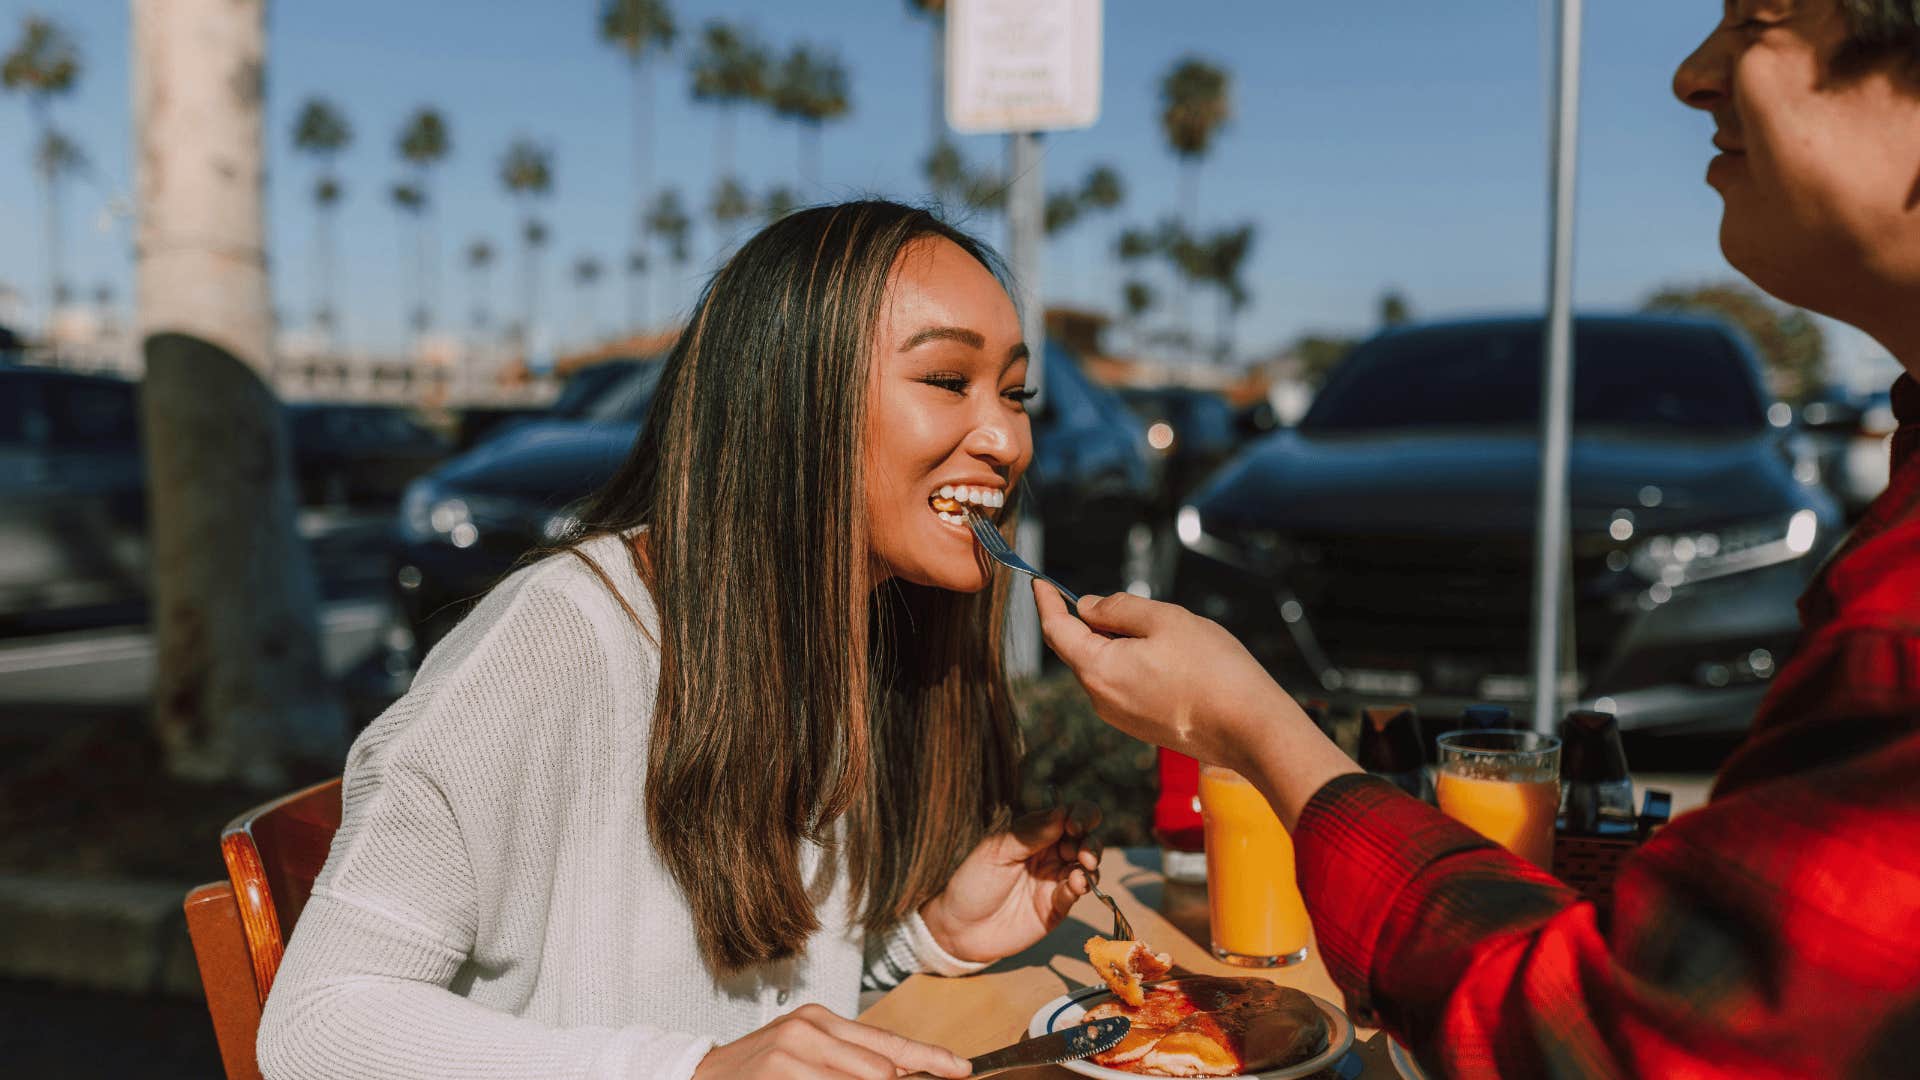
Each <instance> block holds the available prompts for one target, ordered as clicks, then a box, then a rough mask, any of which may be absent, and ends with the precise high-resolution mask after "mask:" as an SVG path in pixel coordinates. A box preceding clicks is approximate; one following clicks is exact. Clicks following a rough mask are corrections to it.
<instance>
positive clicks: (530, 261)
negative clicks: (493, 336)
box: [500, 137, 553, 348]
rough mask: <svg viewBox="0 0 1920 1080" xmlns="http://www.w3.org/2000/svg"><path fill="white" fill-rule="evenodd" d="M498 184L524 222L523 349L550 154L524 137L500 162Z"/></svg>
mask: <svg viewBox="0 0 1920 1080" xmlns="http://www.w3.org/2000/svg"><path fill="white" fill-rule="evenodd" d="M500 182H501V183H502V184H503V185H505V186H506V189H507V194H508V195H510V196H512V197H513V198H515V199H517V200H519V202H520V205H521V208H522V210H521V212H522V214H523V215H524V220H523V221H522V224H521V229H520V300H521V307H520V325H519V328H518V336H519V339H520V345H521V346H522V347H523V348H525V347H527V346H528V345H530V344H531V342H532V341H533V323H534V316H535V315H536V314H537V313H538V312H537V305H538V304H539V268H538V266H537V265H536V257H537V256H538V254H539V250H540V248H541V247H542V246H544V245H545V244H546V240H547V229H546V226H545V225H544V224H543V223H541V222H540V221H539V220H538V219H536V218H535V217H534V214H533V208H534V206H535V204H536V203H537V202H538V200H539V199H541V198H542V197H544V196H545V195H546V194H547V193H548V192H549V191H552V190H553V154H552V153H551V152H550V151H548V150H547V148H546V147H544V146H541V145H540V144H539V143H536V142H534V141H533V140H532V139H528V138H525V137H522V138H518V139H515V140H514V141H513V143H512V145H510V146H508V147H507V154H506V156H505V157H504V158H502V159H501V160H500Z"/></svg>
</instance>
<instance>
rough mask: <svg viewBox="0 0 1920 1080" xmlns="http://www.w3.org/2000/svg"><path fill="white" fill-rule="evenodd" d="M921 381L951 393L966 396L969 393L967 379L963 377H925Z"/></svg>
mask: <svg viewBox="0 0 1920 1080" xmlns="http://www.w3.org/2000/svg"><path fill="white" fill-rule="evenodd" d="M920 381H921V382H923V383H926V384H927V385H928V386H934V387H938V388H940V389H942V390H945V391H947V392H949V393H954V394H964V393H966V392H967V380H966V377H965V376H962V375H946V374H938V375H923V376H921V377H920Z"/></svg>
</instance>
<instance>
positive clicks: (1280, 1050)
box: [1027, 938, 1353, 1080]
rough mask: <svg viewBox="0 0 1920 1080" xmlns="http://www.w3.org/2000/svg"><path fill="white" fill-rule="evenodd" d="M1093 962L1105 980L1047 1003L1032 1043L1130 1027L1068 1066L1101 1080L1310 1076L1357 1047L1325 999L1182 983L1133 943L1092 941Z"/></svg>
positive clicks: (1192, 979)
mask: <svg viewBox="0 0 1920 1080" xmlns="http://www.w3.org/2000/svg"><path fill="white" fill-rule="evenodd" d="M1087 955H1088V958H1089V959H1091V960H1092V961H1093V963H1094V967H1095V970H1097V971H1099V972H1100V975H1101V977H1102V979H1104V980H1105V981H1106V985H1103V986H1090V987H1086V988H1084V989H1081V990H1076V991H1074V992H1072V993H1070V994H1062V995H1061V996H1060V997H1057V998H1055V999H1053V1000H1052V1001H1049V1002H1047V1003H1046V1004H1045V1005H1043V1006H1041V1007H1040V1011H1039V1012H1036V1013H1034V1014H1033V1022H1032V1023H1031V1024H1029V1025H1028V1027H1027V1034H1028V1035H1029V1036H1033V1037H1038V1036H1041V1035H1047V1034H1051V1033H1052V1032H1056V1031H1061V1030H1064V1029H1066V1028H1069V1027H1071V1026H1073V1025H1075V1024H1081V1023H1086V1022H1088V1021H1092V1020H1100V1019H1104V1018H1106V1017H1109V1016H1125V1017H1126V1018H1128V1019H1129V1020H1131V1021H1133V1027H1132V1028H1131V1029H1130V1030H1129V1031H1128V1032H1127V1035H1126V1037H1125V1038H1123V1039H1122V1040H1121V1041H1120V1043H1119V1045H1117V1046H1115V1047H1113V1048H1112V1049H1110V1050H1107V1051H1104V1052H1102V1053H1099V1054H1095V1055H1094V1056H1093V1057H1090V1058H1087V1059H1085V1060H1083V1061H1069V1062H1066V1063H1065V1064H1066V1067H1067V1068H1069V1069H1072V1070H1073V1071H1074V1072H1077V1073H1080V1074H1082V1075H1084V1076H1092V1077H1100V1078H1103V1080H1133V1078H1135V1077H1139V1076H1245V1077H1258V1078H1260V1080H1287V1078H1289V1077H1304V1076H1311V1075H1312V1074H1314V1073H1316V1072H1319V1071H1320V1070H1321V1069H1324V1068H1326V1067H1327V1066H1329V1065H1332V1064H1333V1063H1334V1062H1336V1061H1339V1060H1340V1056H1341V1055H1342V1054H1345V1053H1346V1052H1347V1049H1348V1048H1349V1047H1351V1046H1352V1045H1353V1022H1352V1021H1351V1020H1349V1019H1347V1014H1346V1013H1344V1012H1342V1011H1341V1010H1340V1007H1339V1006H1337V1005H1335V1004H1333V1003H1332V1002H1330V1001H1327V1000H1325V999H1323V998H1320V997H1316V996H1314V995H1312V994H1308V993H1305V992H1303V991H1300V990H1295V989H1293V988H1291V987H1286V986H1281V985H1280V984H1278V983H1275V982H1273V981H1271V980H1268V979H1262V978H1258V977H1244V978H1234V977H1227V976H1218V975H1185V976H1180V977H1177V978H1171V979H1161V978H1159V977H1160V976H1162V975H1165V974H1168V973H1169V971H1170V970H1171V966H1172V965H1171V964H1170V963H1169V962H1168V959H1167V957H1166V956H1164V955H1161V954H1155V953H1154V952H1153V951H1152V950H1151V949H1149V948H1147V947H1146V946H1145V945H1141V944H1139V943H1137V942H1110V941H1107V940H1105V939H1103V938H1095V939H1093V940H1092V941H1090V942H1088V944H1087Z"/></svg>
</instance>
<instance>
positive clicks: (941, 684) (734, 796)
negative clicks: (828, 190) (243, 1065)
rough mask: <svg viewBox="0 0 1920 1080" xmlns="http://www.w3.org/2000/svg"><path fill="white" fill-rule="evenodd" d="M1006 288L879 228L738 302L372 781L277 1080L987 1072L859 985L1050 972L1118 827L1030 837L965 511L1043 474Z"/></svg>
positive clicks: (325, 877) (881, 216) (780, 264)
mask: <svg viewBox="0 0 1920 1080" xmlns="http://www.w3.org/2000/svg"><path fill="white" fill-rule="evenodd" d="M992 265H993V260H992V257H991V255H990V254H989V253H988V252H987V251H986V250H985V249H984V248H982V247H981V246H980V245H978V244H977V243H975V242H974V241H972V240H970V239H968V238H967V237H965V236H964V235H962V234H960V233H958V232H956V231H954V230H952V229H950V228H947V227H946V226H944V225H942V224H940V223H939V222H938V221H936V220H935V219H934V218H932V217H931V216H930V215H928V214H927V213H925V212H923V211H919V210H913V209H909V208H907V207H902V206H897V205H893V204H890V203H883V202H864V203H850V204H847V205H843V206H834V207H824V208H820V209H815V210H808V211H803V212H801V213H798V214H794V215H792V216H790V217H788V218H786V219H784V220H782V221H780V222H778V223H776V224H774V225H773V226H771V227H769V228H768V229H766V230H765V231H764V232H762V233H761V234H760V235H759V236H757V237H755V238H754V239H753V240H751V241H749V242H748V243H747V244H746V246H745V247H743V248H742V249H741V250H740V252H739V253H738V254H737V255H735V256H734V257H733V259H731V260H730V261H729V262H728V263H727V264H726V266H725V267H723V268H722V269H721V270H720V271H719V273H718V274H717V275H715V277H714V279H713V281H712V282H711V283H710V284H709V285H708V287H707V290H706V293H705V294H704V296H703V297H702V299H701V301H700V303H699V305H698V307H697V308H696V310H695V311H694V314H693V317H692V319H691V321H690V323H689V325H688V327H687V329H686V331H685V332H684V333H683V334H682V335H681V338H680V340H679V342H678V343H677V344H676V346H675V347H674V350H673V352H672V354H671V355H670V357H669V358H668V359H667V361H666V367H665V368H664V369H663V371H662V374H661V382H660V387H659V390H658V392H657V396H656V398H655V403H654V406H653V410H652V415H651V416H650V418H649V420H648V423H647V426H646V431H645V434H644V435H643V436H642V437H641V439H640V440H639V442H638V444H637V445H636V446H635V447H634V450H633V453H632V455H631V457H630V458H629V460H628V461H627V463H626V465H625V466H624V467H623V468H622V469H621V471H620V473H619V475H618V476H616V477H615V479H614V480H613V481H612V482H611V483H610V484H609V485H608V486H607V488H606V489H605V490H604V491H603V492H602V493H601V494H600V496H599V497H598V499H597V501H596V504H595V505H594V506H593V507H592V508H591V509H590V510H589V512H588V513H587V514H586V515H584V518H583V520H584V521H586V522H588V523H589V525H588V528H587V530H586V533H587V535H586V536H585V537H584V538H583V539H581V540H579V541H577V542H576V543H574V544H573V545H571V547H569V548H568V549H567V550H565V551H563V552H561V553H559V554H556V555H553V556H551V557H548V558H546V559H543V560H541V561H540V562H538V563H536V564H534V565H532V566H530V567H528V568H526V569H524V570H522V571H520V572H518V573H516V574H514V575H513V576H511V577H510V578H508V579H507V580H506V581H505V582H503V583H502V584H501V585H500V586H499V587H498V588H496V589H495V590H494V591H493V592H492V593H491V594H490V595H489V596H488V597H487V598H486V599H485V600H484V601H483V602H482V603H481V604H480V605H479V607H478V608H476V610H475V611H474V613H473V614H472V615H471V616H469V617H468V618H467V619H466V620H465V621H464V622H462V623H461V624H460V625H459V627H457V628H456V629H455V630H454V632H453V633H452V634H451V635H449V637H448V638H447V639H446V641H444V642H443V643H442V644H441V645H440V646H439V647H438V648H436V649H435V650H434V652H433V653H432V655H430V656H429V657H428V658H427V660H426V662H425V664H424V665H423V666H422V668H421V670H420V673H419V676H418V678H417V679H416V680H415V683H414V686H413V689H412V690H411V691H410V692H409V693H408V694H407V696H406V697H404V698H402V699H401V700H400V701H399V702H398V703H396V704H395V705H394V706H393V707H392V708H391V709H389V710H388V711H387V713H386V714H385V715H384V716H382V717H381V718H380V719H379V720H377V721H375V723H374V724H373V725H372V726H370V727H369V728H368V729H367V731H366V732H365V733H364V734H363V735H362V736H361V737H360V739H359V740H358V741H357V742H356V744H355V745H354V748H353V750H352V752H351V753H350V755H349V758H348V762H347V771H346V787H345V791H344V797H345V815H344V820H343V822H342V825H341V829H340V832H339V834H338V835H337V836H336V838H335V840H334V845H333V850H332V853H331V855H330V856H329V858H328V861H327V865H326V868H325V869H324V870H323V871H322V873H321V875H320V878H319V881H318V882H317V883H316V885H315V888H314V893H313V899H312V901H311V903H310V904H309V906H308V907H307V908H306V910H305V912H304V914H303V915H302V917H301V920H300V925H299V929H298V932H297V933H295V934H294V935H293V938H292V941H291V942H290V944H289V947H288V951H287V955H286V960H285V963H284V965H283V966H282V968H281V971H280V974H279V978H278V981H277V983H276V984H275V986H274V990H273V993H272V996H271V997H270V998H269V1000H268V1002H267V1006H266V1011H265V1015H264V1016H263V1018H262V1026H261V1034H260V1040H259V1056H260V1061H261V1065H262V1071H263V1072H264V1073H266V1075H268V1076H271V1077H299V1076H328V1077H338V1076H354V1077H377V1076H406V1077H420V1076H489V1077H500V1076H540V1077H553V1076H591V1077H660V1078H674V1080H681V1078H685V1077H688V1076H699V1077H722V1076H757V1075H765V1076H773V1075H781V1076H787V1075H801V1076H822V1077H826V1076H862V1077H880V1078H891V1077H893V1076H894V1075H895V1074H896V1071H897V1070H907V1071H912V1070H925V1071H929V1072H933V1073H936V1074H938V1075H943V1076H962V1075H965V1074H966V1072H967V1065H966V1062H965V1061H963V1060H961V1059H959V1058H957V1057H955V1056H954V1055H952V1054H950V1053H948V1052H946V1051H944V1050H941V1049H939V1048H936V1047H930V1046H925V1045H922V1044H918V1043H912V1042H909V1041H907V1040H904V1039H900V1038H898V1037H895V1036H892V1035H889V1034H887V1033H884V1032H880V1031H877V1030H874V1029H871V1028H866V1027H864V1026H862V1025H859V1024H857V1023H854V1022H853V1021H851V1020H847V1019H845V1017H846V1016H849V1015H851V1014H852V1012H853V1011H854V1009H855V1006H856V998H857V993H858V990H859V988H860V987H861V985H862V984H863V982H864V983H865V984H866V985H869V986H884V985H889V984H891V983H893V982H897V981H899V980H900V979H901V978H904V977H905V976H906V975H907V974H908V973H910V972H912V971H915V970H921V971H930V972H934V973H939V974H959V973H964V972H968V971H972V970H976V969H977V968H979V967H980V966H982V965H984V964H985V963H988V962H990V961H992V960H995V959H998V958H1000V957H1003V956H1006V955H1010V954H1012V953H1014V952H1017V951H1019V950H1021V949H1023V948H1026V947H1027V946H1029V945H1031V944H1033V943H1034V942H1036V941H1038V940H1039V939H1040V937H1041V936H1043V935H1044V934H1045V933H1046V932H1047V931H1048V930H1049V929H1051V928H1052V927H1053V926H1055V925H1057V924H1058V922H1059V921H1060V920H1061V919H1062V918H1063V917H1064V915H1065V913H1066V911H1067V909H1068V908H1069V907H1071V906H1072V904H1073V902H1074V901H1075V900H1077V899H1078V898H1079V897H1080V896H1081V895H1082V894H1083V893H1084V892H1085V891H1086V887H1087V883H1086V879H1085V876H1084V871H1083V870H1076V867H1084V868H1088V869H1090V868H1092V867H1093V866H1094V865H1096V861H1095V860H1096V857H1097V855H1096V852H1095V851H1093V850H1092V848H1091V846H1090V845H1089V844H1088V843H1087V842H1086V840H1085V836H1086V832H1087V830H1088V829H1089V828H1090V827H1091V826H1092V825H1093V824H1094V823H1095V822H1096V821H1097V817H1098V814H1097V811H1093V810H1092V809H1091V808H1087V809H1086V810H1083V811H1079V812H1076V813H1075V814H1072V815H1069V814H1067V813H1066V812H1064V811H1061V810H1054V811H1051V812H1048V813H1044V814H1040V815H1029V816H1028V817H1025V818H1022V819H1021V820H1019V821H1014V822H1011V823H1010V822H1009V820H1008V819H1009V816H1010V815H1009V814H1008V812H1007V807H1008V806H1009V804H1010V803H1011V802H1012V800H1013V796H1014V792H1015V790H1016V786H1015V771H1016V754H1017V750H1016V729H1015V726H1014V720H1013V715H1012V708H1011V704H1010V701H1009V696H1008V692H1007V685H1006V679H1005V675H1004V673H1003V671H1002V669H1001V665H1000V655H1001V645H1000V635H999V628H1000V626H1001V621H1002V620H1001V612H1002V607H1003V604H1004V602H1005V598H1004V593H1003V592H1002V591H1000V590H989V588H988V587H989V586H990V585H991V584H992V582H993V575H992V574H991V573H990V571H989V569H988V567H987V565H986V564H985V563H984V562H983V561H982V560H981V558H980V557H979V556H978V555H977V554H976V552H975V550H974V542H973V539H972V537H971V535H970V534H969V533H968V531H967V529H966V527H965V525H964V523H963V519H962V518H961V517H960V515H959V514H958V513H955V512H953V511H954V510H955V509H956V508H955V507H954V506H953V503H954V502H956V501H964V502H968V503H971V504H973V505H975V506H977V507H979V508H980V509H981V510H982V511H983V512H985V513H988V514H990V515H1004V514H1006V513H1007V512H1008V511H1010V510H1011V509H1012V505H1013V503H1012V499H1013V494H1012V493H1013V492H1014V491H1015V490H1016V487H1015V485H1016V483H1017V481H1018V480H1019V479H1020V475H1021V473H1022V471H1023V470H1024V469H1025V468H1026V466H1027V463H1028V461H1029V459H1030V458H1031V455H1032V437H1031V432H1030V429H1029V427H1028V422H1027V418H1026V415H1025V408H1024V402H1025V401H1026V398H1027V397H1028V392H1027V391H1026V389H1025V387H1024V379H1025V375H1026V348H1025V346H1024V345H1022V344H1021V341H1020V323H1019V319H1018V317H1017V316H1016V314H1015V312H1014V308H1013V305H1012V303H1011V302H1010V301H1009V300H1008V298H1007V293H1006V290H1005V289H1004V288H1003V287H1002V285H1001V283H1000V281H999V280H998V278H997V277H996V276H995V274H994V273H993V271H992V269H991V267H992ZM935 502H938V503H939V505H940V507H941V508H943V509H941V510H937V509H936V508H935V507H934V505H933V504H934V503H935ZM943 511H944V512H943Z"/></svg>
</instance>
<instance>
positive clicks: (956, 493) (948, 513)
mask: <svg viewBox="0 0 1920 1080" xmlns="http://www.w3.org/2000/svg"><path fill="white" fill-rule="evenodd" d="M927 501H928V502H929V503H931V504H932V506H933V510H934V513H936V514H938V515H940V520H941V521H945V522H948V523H949V524H953V525H965V524H966V523H967V513H966V508H967V507H968V506H977V507H980V508H981V509H983V510H997V509H999V508H1000V507H1002V506H1005V505H1007V493H1006V492H1004V491H1001V490H999V489H998V488H989V487H975V486H973V485H971V484H947V485H945V486H944V487H942V488H941V489H940V490H939V491H937V492H935V493H934V494H933V496H932V497H931V498H930V499H928V500H927Z"/></svg>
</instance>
